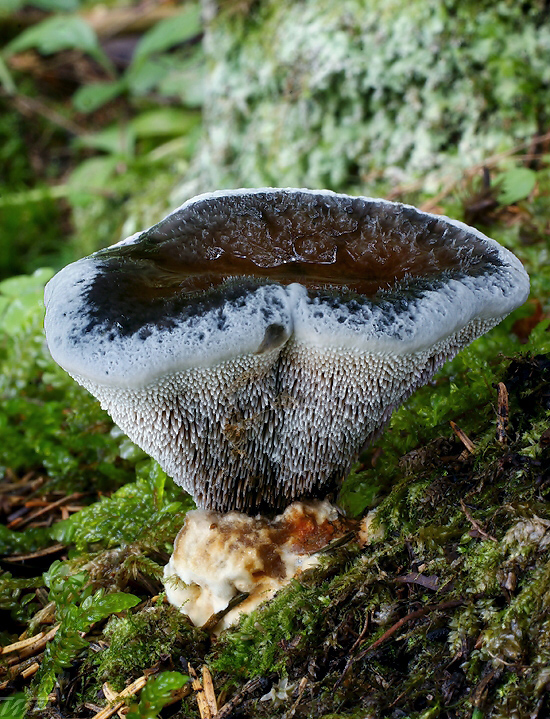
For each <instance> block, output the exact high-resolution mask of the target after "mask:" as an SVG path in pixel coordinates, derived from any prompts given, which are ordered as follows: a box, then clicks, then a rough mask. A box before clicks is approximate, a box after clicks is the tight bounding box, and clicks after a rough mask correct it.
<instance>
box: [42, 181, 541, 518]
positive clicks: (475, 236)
mask: <svg viewBox="0 0 550 719" xmlns="http://www.w3.org/2000/svg"><path fill="white" fill-rule="evenodd" d="M528 290H529V280H528V277H527V274H526V272H525V270H524V269H523V267H522V265H521V263H520V262H519V260H518V259H517V258H516V257H515V256H514V255H512V254H511V253H510V252H509V251H508V250H506V249H504V248H503V247H501V246H500V245H499V244H498V243H497V242H495V241H494V240H491V239H489V238H488V237H486V236H485V235H483V234H482V233H481V232H478V231H477V230H475V229H473V228H471V227H468V226H466V225H464V224H462V223H460V222H457V221H454V220H451V219H448V218H446V217H441V216H437V215H432V214H428V213H425V212H421V211H419V210H417V209H415V208H413V207H410V206H407V205H402V204H397V203H392V202H387V201H384V200H378V199H370V198H366V197H350V196H348V195H343V194H335V193H333V192H330V191H311V190H299V189H273V188H263V189H255V190H234V191H221V192H214V193H212V194H206V195H200V196H198V197H195V198H193V199H191V200H189V201H188V202H186V203H185V204H184V205H182V206H181V207H180V208H179V209H177V210H176V211H175V212H173V213H172V214H170V215H168V217H166V218H165V219H164V220H162V221H161V222H160V223H158V224H157V225H155V226H154V227H152V228H150V229H148V230H146V231H144V232H140V233H136V234H135V235H132V236H131V237H130V238H128V239H127V240H123V241H122V242H119V243H118V244H116V245H113V246H112V247H109V248H107V249H105V250H101V251H99V252H96V253H95V254H93V255H91V256H90V257H88V258H85V259H82V260H79V261H78V262H75V263H73V264H71V265H69V266H68V267H66V268H65V269H63V270H62V271H61V272H59V273H58V274H57V275H56V276H55V277H54V278H53V279H52V280H51V281H50V282H49V284H48V285H47V288H46V320H45V327H46V335H47V341H48V345H49V348H50V351H51V354H52V356H53V358H54V359H55V360H56V361H57V362H58V363H59V364H60V365H61V366H62V367H63V368H64V369H65V370H66V371H67V372H68V373H69V374H70V375H72V376H73V377H74V378H75V379H76V380H77V382H79V383H80V384H82V385H84V387H86V388H87V389H88V390H89V391H90V392H91V393H92V394H93V395H95V396H96V397H97V398H98V399H99V400H100V402H101V405H102V406H103V407H104V408H105V409H106V410H107V411H108V412H109V413H110V415H111V416H112V417H113V419H114V421H115V422H116V423H117V424H118V425H119V426H120V427H121V428H122V429H123V430H124V431H125V432H126V433H127V434H128V436H129V437H130V438H131V439H132V440H133V441H134V442H136V443H137V444H138V445H139V446H141V447H142V448H143V449H144V450H145V451H147V452H148V453H149V454H150V455H151V456H153V457H154V458H155V459H157V460H158V461H159V463H160V464H161V465H162V467H163V468H164V469H165V470H166V472H167V473H168V474H169V475H171V476H172V477H173V478H174V480H175V481H176V482H177V483H178V484H180V485H181V486H182V487H184V488H185V489H186V490H187V491H188V492H189V493H190V494H192V495H193V497H194V498H195V501H196V503H197V506H198V507H199V508H200V509H201V510H204V511H217V512H228V511H235V510H236V511H239V512H244V513H247V514H256V513H258V512H263V513H266V514H269V515H273V514H275V513H276V512H277V511H281V510H284V509H285V507H287V506H288V505H289V504H290V503H291V502H293V501H295V500H300V499H303V498H306V499H316V498H321V499H322V498H325V497H327V496H328V495H330V494H331V493H334V492H335V491H336V490H337V489H338V487H339V485H340V483H341V480H342V478H343V477H344V476H345V475H346V473H347V472H348V471H349V468H350V466H351V463H352V462H353V460H354V459H355V458H356V456H357V455H358V453H359V452H360V450H361V449H362V448H363V447H364V446H365V445H366V444H367V443H368V442H369V441H370V440H372V438H373V437H374V436H375V435H376V434H377V433H379V432H380V430H381V428H382V427H383V426H384V425H385V423H386V422H387V421H388V419H389V417H390V415H391V413H392V411H393V410H394V409H395V407H397V406H399V405H400V404H401V403H402V402H403V401H404V400H405V399H406V398H407V397H409V395H410V394H411V393H412V392H413V391H414V390H415V389H416V388H417V387H419V386H420V385H423V384H425V383H426V382H428V380H429V379H430V378H431V377H432V376H433V374H434V373H435V372H436V371H437V370H438V369H439V368H440V367H441V365H442V364H443V363H444V362H445V361H446V360H447V359H449V358H451V357H453V356H454V355H456V354H457V352H458V351H459V350H460V349H462V348H463V347H464V346H465V345H467V344H468V343H469V342H471V341H472V340H474V339H475V338H476V337H479V336H480V335H482V334H483V333H484V332H486V331H487V330H489V329H491V328H492V327H493V326H494V325H496V324H497V323H498V322H500V321H501V320H502V319H503V318H504V317H505V316H506V315H507V314H508V313H510V312H511V311H512V310H513V309H514V308H515V307H517V306H518V305H520V304H521V303H522V302H524V300H525V299H526V297H527V294H528Z"/></svg>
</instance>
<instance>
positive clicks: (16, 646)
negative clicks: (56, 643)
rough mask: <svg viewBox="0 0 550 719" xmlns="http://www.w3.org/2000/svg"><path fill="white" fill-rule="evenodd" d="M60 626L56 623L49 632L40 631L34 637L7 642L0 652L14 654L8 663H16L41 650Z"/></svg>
mask: <svg viewBox="0 0 550 719" xmlns="http://www.w3.org/2000/svg"><path fill="white" fill-rule="evenodd" d="M60 626H61V625H60V624H56V626H55V627H53V628H52V629H50V631H49V632H40V634H37V635H36V636H34V637H29V638H28V639H23V640H21V641H19V642H14V643H13V644H8V646H6V647H2V648H1V650H0V654H2V655H4V654H14V655H15V656H13V657H10V658H9V659H8V664H10V665H11V664H17V662H18V661H20V660H22V659H26V658H27V657H31V656H33V655H34V654H38V652H40V651H42V650H43V649H44V647H45V646H46V644H47V643H48V642H49V641H50V639H53V638H54V637H55V635H56V633H57V630H58V629H59V627H60Z"/></svg>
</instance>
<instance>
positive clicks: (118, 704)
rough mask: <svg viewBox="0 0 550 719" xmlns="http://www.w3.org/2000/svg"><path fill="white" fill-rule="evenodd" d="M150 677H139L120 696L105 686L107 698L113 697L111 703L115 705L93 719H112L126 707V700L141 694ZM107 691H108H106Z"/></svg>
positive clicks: (103, 710)
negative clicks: (111, 718)
mask: <svg viewBox="0 0 550 719" xmlns="http://www.w3.org/2000/svg"><path fill="white" fill-rule="evenodd" d="M147 681H148V677H146V676H145V675H144V676H142V677H139V679H136V680H135V682H132V684H129V685H128V686H127V687H126V688H125V689H123V690H122V691H121V692H119V693H118V694H116V693H114V692H113V691H112V689H111V688H110V687H109V685H104V687H103V693H104V694H105V696H106V697H107V695H109V696H110V697H112V699H111V701H114V702H115V703H114V704H111V706H108V707H105V708H104V709H102V710H101V711H100V712H98V713H97V714H95V715H94V716H93V717H92V719H110V717H112V716H113V714H116V713H117V712H118V710H119V709H121V708H122V707H123V706H124V705H125V700H126V699H127V698H128V697H131V696H134V694H137V693H138V692H140V691H141V690H142V689H143V687H144V686H145V685H146V684H147ZM105 690H107V691H105Z"/></svg>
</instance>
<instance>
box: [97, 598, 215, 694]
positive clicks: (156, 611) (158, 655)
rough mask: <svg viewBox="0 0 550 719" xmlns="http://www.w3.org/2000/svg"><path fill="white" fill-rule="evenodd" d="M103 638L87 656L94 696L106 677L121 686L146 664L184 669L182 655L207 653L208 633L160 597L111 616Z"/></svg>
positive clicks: (190, 657) (190, 658) (189, 658)
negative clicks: (136, 609)
mask: <svg viewBox="0 0 550 719" xmlns="http://www.w3.org/2000/svg"><path fill="white" fill-rule="evenodd" d="M102 642H103V643H102V648H101V649H99V650H98V651H97V652H96V653H95V654H92V655H91V656H90V658H89V660H88V664H89V666H88V670H89V671H90V673H91V674H90V676H93V681H92V682H91V683H90V685H89V686H88V687H87V689H86V693H87V694H88V695H89V696H93V695H94V694H95V692H96V691H98V690H99V688H100V687H101V685H102V683H103V682H104V681H109V682H112V686H113V688H114V689H115V690H121V689H123V688H124V686H125V685H126V684H127V683H129V682H130V681H131V680H134V679H136V678H137V677H138V676H141V674H142V673H143V669H144V668H148V667H153V666H154V665H155V664H157V663H159V662H161V663H164V664H166V665H167V664H168V663H169V664H170V665H171V666H173V667H175V668H177V669H181V668H182V665H181V663H180V659H181V658H185V660H187V661H190V662H194V661H195V660H196V658H197V656H199V657H200V656H203V655H204V650H205V646H207V644H208V637H207V635H206V634H205V633H203V632H201V631H200V630H198V629H196V628H195V627H193V626H192V625H191V624H190V623H189V620H188V619H187V617H185V616H184V615H183V614H181V612H179V611H178V610H177V609H175V608H174V607H172V606H171V605H169V604H164V603H163V602H162V598H161V599H160V600H158V601H157V602H156V603H155V604H151V603H149V604H148V605H146V606H145V607H143V608H142V609H140V610H139V611H138V612H136V613H135V614H130V615H127V616H125V617H117V616H113V617H111V619H110V620H109V622H108V623H107V626H106V627H105V630H104V633H103V638H102ZM85 670H86V668H85Z"/></svg>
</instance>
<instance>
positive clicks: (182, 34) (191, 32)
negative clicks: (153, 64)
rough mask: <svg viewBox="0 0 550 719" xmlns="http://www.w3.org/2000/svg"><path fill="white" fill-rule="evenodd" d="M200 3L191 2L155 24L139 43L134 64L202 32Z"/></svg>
mask: <svg viewBox="0 0 550 719" xmlns="http://www.w3.org/2000/svg"><path fill="white" fill-rule="evenodd" d="M201 28H202V26H201V12H200V5H199V3H189V4H188V5H187V6H186V7H185V9H184V10H182V12H181V13H179V14H178V15H175V16H173V17H167V18H166V19H164V20H161V21H160V22H158V23H157V24H156V25H154V26H153V27H152V28H151V30H149V32H147V33H146V34H145V35H144V36H143V38H142V39H141V40H140V42H139V43H138V46H137V47H136V51H135V53H134V58H133V62H132V64H133V65H134V64H137V63H141V62H142V61H143V60H145V59H147V58H149V57H150V56H151V55H153V54H155V53H159V52H164V51H165V50H169V49H170V48H171V47H173V46H174V45H179V44H181V43H183V42H185V41H186V40H190V39H191V38H192V37H195V36H196V35H198V34H199V33H200V32H201Z"/></svg>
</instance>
